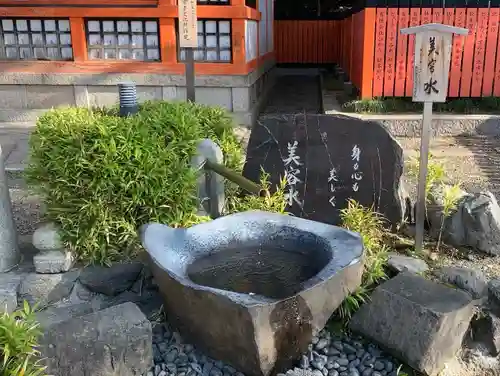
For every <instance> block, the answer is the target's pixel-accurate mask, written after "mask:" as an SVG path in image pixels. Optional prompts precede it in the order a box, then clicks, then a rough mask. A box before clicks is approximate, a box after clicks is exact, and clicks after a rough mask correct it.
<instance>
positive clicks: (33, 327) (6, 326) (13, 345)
mask: <svg viewBox="0 0 500 376" xmlns="http://www.w3.org/2000/svg"><path fill="white" fill-rule="evenodd" d="M41 334H42V333H41V331H40V329H39V325H38V323H37V322H36V320H35V316H34V312H33V310H32V309H31V308H30V307H29V305H28V304H27V303H26V302H24V306H23V308H22V309H20V310H18V311H16V312H13V313H11V314H9V313H7V312H4V313H3V314H2V315H1V316H0V355H1V357H2V359H1V362H0V374H1V375H2V376H39V375H43V374H44V371H45V367H43V366H42V365H41V364H40V362H39V359H38V357H39V355H40V354H39V352H38V350H37V349H36V347H37V346H38V340H39V338H40V336H41Z"/></svg>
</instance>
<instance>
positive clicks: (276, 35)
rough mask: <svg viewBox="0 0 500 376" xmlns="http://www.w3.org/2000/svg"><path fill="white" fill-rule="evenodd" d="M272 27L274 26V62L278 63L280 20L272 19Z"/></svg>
mask: <svg viewBox="0 0 500 376" xmlns="http://www.w3.org/2000/svg"><path fill="white" fill-rule="evenodd" d="M273 28H274V33H273V37H274V56H275V59H276V62H277V63H279V62H280V61H281V57H280V55H281V46H280V43H281V36H280V32H281V28H280V22H279V21H274V25H273Z"/></svg>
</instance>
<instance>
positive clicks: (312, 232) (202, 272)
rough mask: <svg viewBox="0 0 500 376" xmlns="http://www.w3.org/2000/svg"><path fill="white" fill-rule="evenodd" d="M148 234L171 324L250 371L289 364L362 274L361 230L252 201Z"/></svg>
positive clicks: (144, 237)
mask: <svg viewBox="0 0 500 376" xmlns="http://www.w3.org/2000/svg"><path fill="white" fill-rule="evenodd" d="M141 241H142V243H143V245H144V248H145V250H146V251H147V252H148V254H149V256H150V257H151V260H152V262H151V265H152V269H153V274H154V276H155V279H156V280H157V282H158V285H159V287H160V291H161V292H162V296H163V298H164V307H165V312H166V314H167V316H168V317H169V321H170V322H171V324H172V325H173V326H174V327H176V328H178V329H179V331H180V333H181V334H182V336H183V337H184V338H185V339H186V342H189V343H192V344H193V345H195V346H196V347H197V348H199V349H203V351H205V352H206V354H207V355H208V356H210V357H212V358H214V359H220V360H222V361H224V362H227V363H229V364H231V365H232V366H234V367H235V368H236V369H238V370H240V371H242V372H244V373H245V374H249V375H259V374H269V373H271V372H276V373H279V372H281V371H283V370H285V369H288V368H290V366H291V365H293V362H294V361H295V360H296V359H299V356H300V355H301V354H303V353H304V352H305V351H306V350H307V348H308V346H309V344H310V343H309V341H310V340H311V339H312V337H313V335H314V334H316V333H317V332H318V331H319V330H321V329H322V328H324V326H325V324H326V322H327V320H328V319H329V317H330V316H331V314H332V313H333V312H334V311H335V310H336V309H337V308H338V306H339V305H340V304H341V303H342V301H343V300H344V299H345V297H346V295H347V293H348V291H353V288H354V289H355V288H356V286H359V285H360V282H361V274H362V265H361V257H362V253H363V246H362V240H361V238H360V237H359V235H357V234H354V233H352V232H349V231H346V230H344V229H341V228H338V227H332V226H330V225H327V224H323V223H319V222H313V221H309V220H306V219H302V218H297V217H293V216H288V215H280V214H276V213H269V212H263V211H248V212H242V213H237V214H231V215H227V216H223V217H220V218H217V219H215V220H213V221H210V222H206V223H203V224H200V225H197V226H195V227H192V228H190V229H189V230H186V229H182V230H181V229H179V230H176V229H173V228H170V227H168V226H164V225H160V224H149V225H146V226H144V227H143V228H142V229H141ZM235 242H236V243H238V244H239V245H238V248H237V249H236V248H235V249H233V248H231V246H230V244H233V243H234V244H236V243H235ZM249 242H250V243H249ZM318 242H319V243H318ZM256 244H268V245H267V246H266V247H258V246H255V245H256ZM284 244H286V246H285V247H283V245H284ZM297 244H300V254H299V253H297V252H295V251H294V250H295V249H297V248H296V247H297ZM318 244H320V245H318ZM278 246H279V248H276V247H278ZM339 247H342V250H343V251H342V252H341V253H339V252H337V251H335V250H337V249H339ZM278 249H279V250H278ZM214 250H215V251H214ZM153 260H154V261H153ZM263 265H265V267H263ZM306 271H307V272H306ZM173 275H176V277H175V278H173V277H172V276H173ZM206 312H210V315H207V314H206ZM201 322H202V323H203V324H202V325H200V323H201ZM290 338H293V341H292V340H290ZM229 344H230V345H229ZM241 354H245V356H241ZM325 363H326V362H325Z"/></svg>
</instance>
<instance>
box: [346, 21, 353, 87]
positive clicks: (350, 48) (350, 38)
mask: <svg viewBox="0 0 500 376" xmlns="http://www.w3.org/2000/svg"><path fill="white" fill-rule="evenodd" d="M352 26H353V18H352V16H350V17H349V18H348V19H347V33H348V34H347V46H348V55H347V66H348V69H349V70H348V72H349V77H351V76H352V74H353V72H352V52H353V29H352Z"/></svg>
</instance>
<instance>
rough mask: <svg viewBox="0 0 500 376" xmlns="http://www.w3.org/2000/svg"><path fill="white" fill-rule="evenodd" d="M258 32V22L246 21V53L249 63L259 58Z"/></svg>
mask: <svg viewBox="0 0 500 376" xmlns="http://www.w3.org/2000/svg"><path fill="white" fill-rule="evenodd" d="M257 30H258V24H257V21H252V20H246V21H245V52H246V61H247V63H248V62H249V61H252V60H254V59H256V58H257V34H258V32H257Z"/></svg>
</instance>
